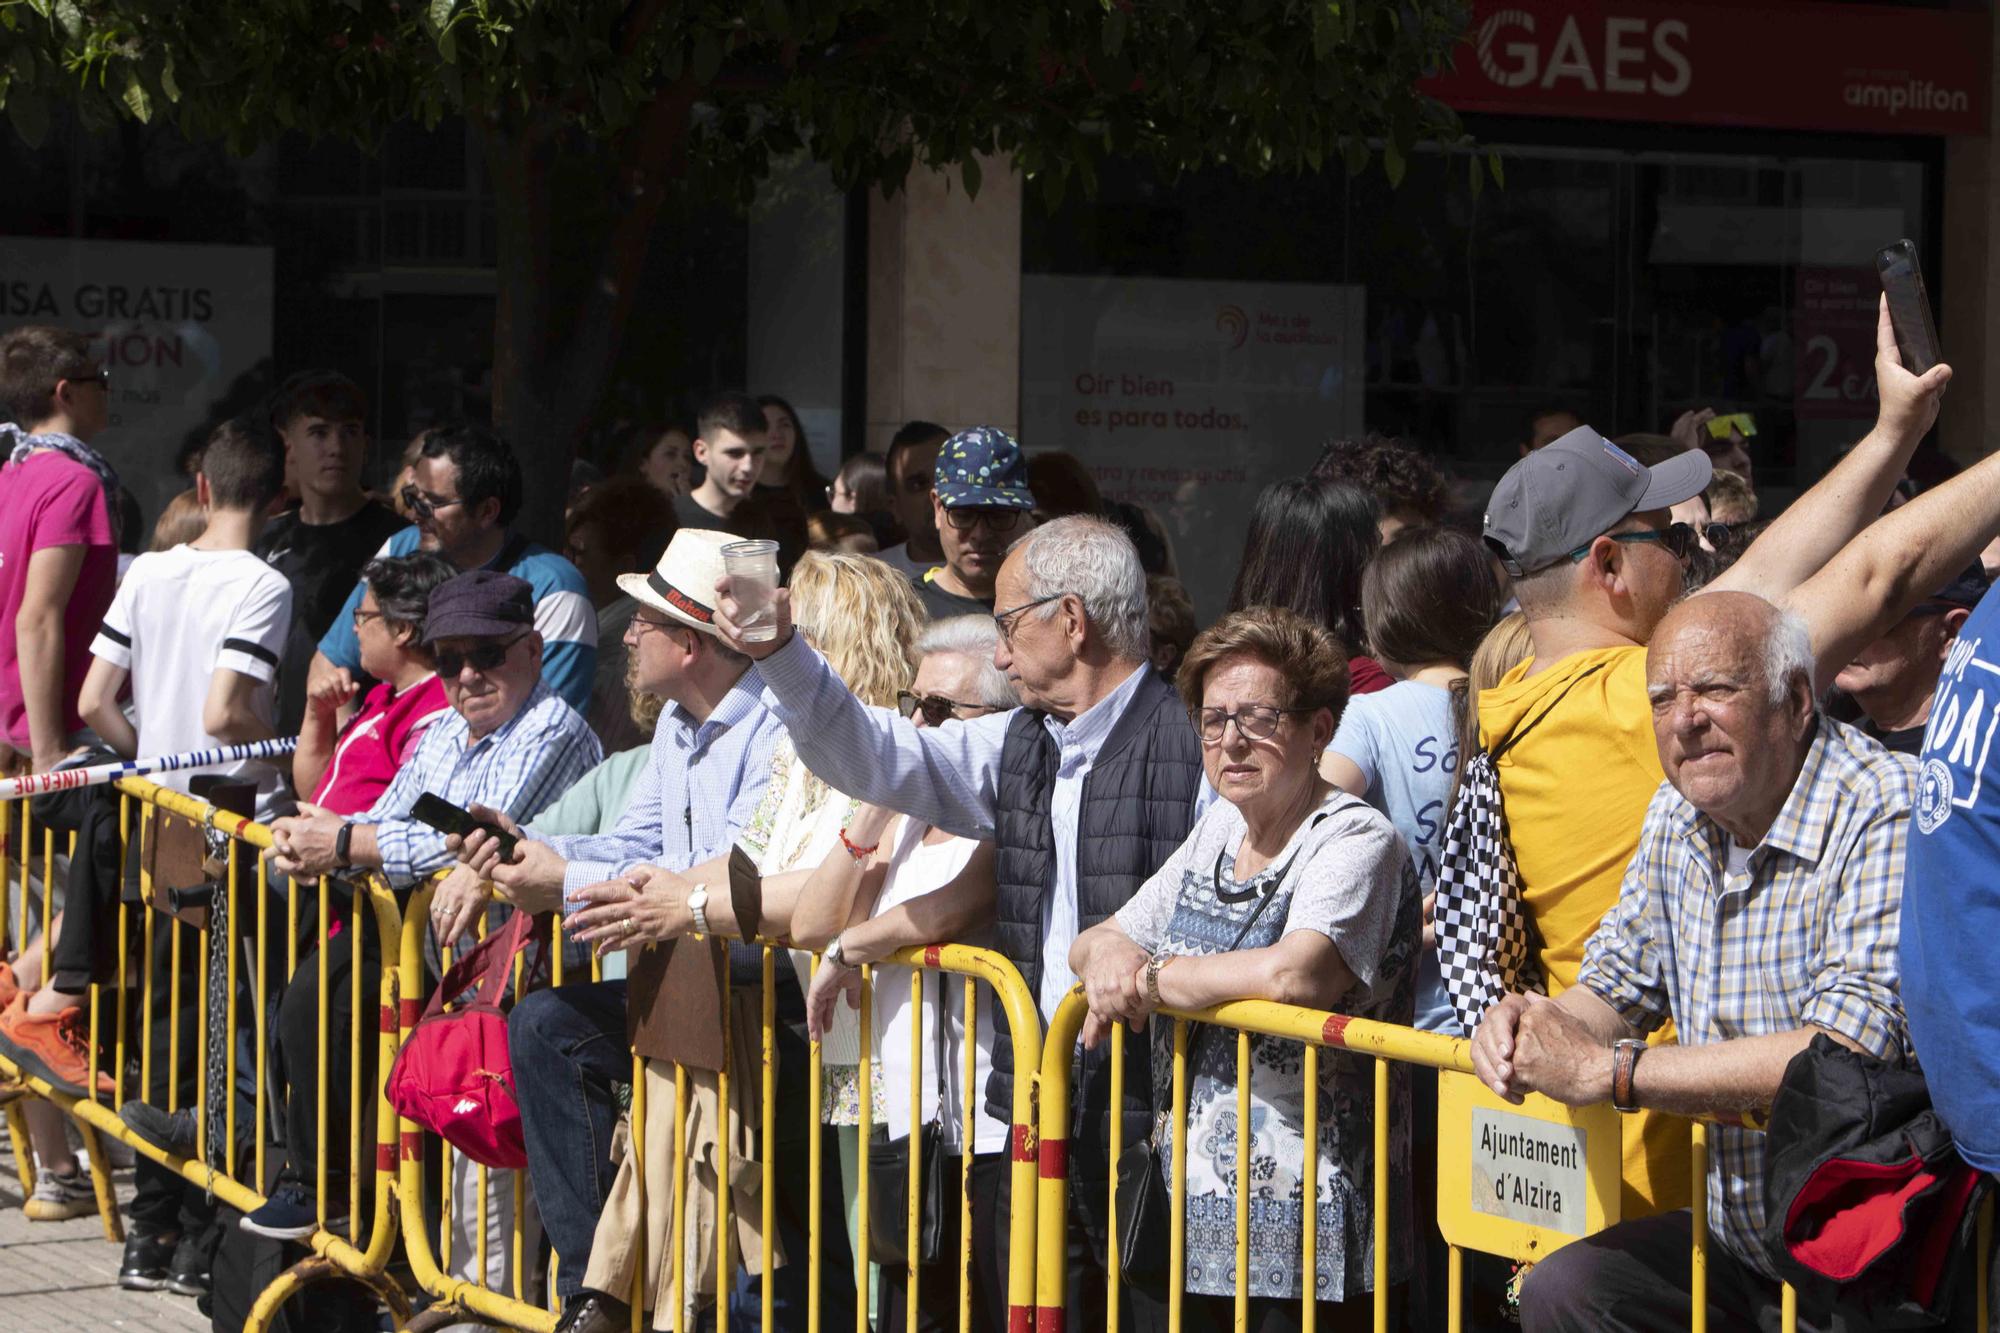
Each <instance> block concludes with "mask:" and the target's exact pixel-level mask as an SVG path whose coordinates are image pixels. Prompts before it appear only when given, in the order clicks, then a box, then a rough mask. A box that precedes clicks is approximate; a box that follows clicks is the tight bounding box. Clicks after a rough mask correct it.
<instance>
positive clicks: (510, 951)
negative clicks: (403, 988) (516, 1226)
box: [388, 912, 549, 1170]
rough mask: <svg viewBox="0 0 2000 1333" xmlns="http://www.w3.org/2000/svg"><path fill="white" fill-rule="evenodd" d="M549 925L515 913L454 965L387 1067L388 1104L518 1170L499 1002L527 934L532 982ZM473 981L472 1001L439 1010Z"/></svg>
mask: <svg viewBox="0 0 2000 1333" xmlns="http://www.w3.org/2000/svg"><path fill="white" fill-rule="evenodd" d="M548 926H549V918H548V916H547V915H546V914H545V915H543V916H530V915H529V914H528V913H526V912H516V913H514V914H513V915H512V916H511V917H509V918H508V920H507V924H506V925H505V926H503V927H501V928H500V929H499V930H498V931H495V932H494V933H493V934H491V935H488V936H487V937H486V938H485V939H483V940H481V941H480V942H479V943H478V945H477V946H475V947H474V948H473V949H472V950H471V951H469V952H468V953H467V954H466V955H465V957H463V958H461V959H459V960H458V961H457V962H456V963H454V964H452V966H451V970H450V971H449V972H446V973H445V976H444V980H443V981H440V982H439V983H438V987H437V989H436V990H435V991H433V992H432V993H431V1000H430V1003H429V1005H427V1006H426V1007H425V1008H424V1016H423V1017H422V1018H421V1019H419V1020H417V1025H416V1027H414V1028H412V1029H411V1030H410V1035H409V1036H408V1037H407V1038H405V1039H404V1041H403V1048H402V1050H400V1051H398V1052H397V1053H396V1064H395V1067H394V1068H392V1069H391V1070H390V1071H389V1086H388V1097H389V1104H390V1105H391V1106H393V1107H395V1108H396V1110H397V1112H398V1113H399V1114H401V1115H402V1116H403V1117H404V1118H406V1119H409V1120H413V1121H415V1122H416V1123H417V1124H419V1125H422V1126H423V1127H424V1128H425V1129H428V1130H430V1131H431V1132H432V1133H433V1134H436V1135H438V1136H439V1137H441V1138H443V1139H444V1141H445V1142H447V1143H449V1144H451V1146H452V1147H454V1148H456V1149H458V1150H459V1151H460V1152H462V1153H464V1154H465V1155H466V1156H467V1157H469V1158H471V1159H472V1160H473V1161H475V1162H478V1163H480V1164H481V1165H482V1166H490V1167H503V1168H507V1169H511V1170H518V1169H520V1168H522V1167H525V1166H526V1165H527V1164H528V1151H527V1146H526V1144H525V1143H524V1142H523V1140H522V1138H521V1108H520V1106H519V1105H518V1104H517V1103H516V1102H515V1100H514V1069H513V1063H512V1061H511V1060H510V1059H509V1058H508V1055H507V1015H506V1014H504V1013H503V1012H501V1009H500V1001H501V1000H502V999H503V998H504V997H505V996H506V994H507V980H508V977H509V976H510V975H512V973H513V970H514V960H515V959H516V958H517V957H519V956H520V954H521V951H522V950H524V949H526V948H527V947H528V943H529V941H530V940H531V939H532V940H534V942H535V943H536V946H537V947H536V952H535V962H534V966H533V967H532V968H530V970H529V973H528V976H529V979H530V982H531V983H532V981H533V978H534V975H535V973H536V972H537V971H539V970H540V967H541V961H542V953H543V949H542V947H541V944H542V941H544V940H546V939H547V938H548ZM475 984H476V985H477V986H478V987H479V993H478V995H477V996H475V997H474V999H473V1000H472V1002H471V1003H469V1004H466V1005H463V1006H461V1007H460V1008H457V1009H454V1010H452V1011H451V1012H450V1013H446V1012H445V1008H444V1006H445V1002H446V1001H447V1000H449V999H450V998H451V997H452V996H454V995H462V994H464V993H465V992H466V990H468V989H469V988H471V987H472V986H474V985H475Z"/></svg>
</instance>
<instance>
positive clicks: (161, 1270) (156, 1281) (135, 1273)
mask: <svg viewBox="0 0 2000 1333" xmlns="http://www.w3.org/2000/svg"><path fill="white" fill-rule="evenodd" d="M179 1241H180V1237H179V1236H178V1235H176V1234H175V1233H173V1232H171V1231H141V1230H140V1229H139V1228H138V1227H133V1228H132V1229H131V1230H130V1231H129V1232H127V1233H126V1235H125V1257H124V1259H123V1260H121V1261H120V1262H119V1264H118V1285H119V1286H121V1287H123V1288H125V1290H127V1291H158V1290H159V1289H160V1288H161V1287H164V1286H166V1285H167V1267H168V1265H170V1264H171V1263H172V1262H173V1259H174V1247H175V1246H176V1245H177V1244H178V1243H179Z"/></svg>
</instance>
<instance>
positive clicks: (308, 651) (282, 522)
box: [256, 500, 409, 736]
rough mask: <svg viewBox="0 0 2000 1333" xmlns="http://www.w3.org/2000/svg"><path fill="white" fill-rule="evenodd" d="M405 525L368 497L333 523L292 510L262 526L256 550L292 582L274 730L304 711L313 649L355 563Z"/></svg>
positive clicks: (290, 727) (283, 729) (353, 575)
mask: <svg viewBox="0 0 2000 1333" xmlns="http://www.w3.org/2000/svg"><path fill="white" fill-rule="evenodd" d="M408 526H409V524H407V523H406V522H404V521H403V519H402V518H401V516H399V515H398V514H397V513H396V511H395V510H393V509H390V508H389V507H388V506H387V505H380V504H376V503H375V502H374V501H373V500H370V501H369V502H368V503H366V504H364V505H362V506H361V508H359V509H357V510H355V511H354V513H353V514H352V515H351V516H350V517H348V518H344V519H342V520H341V521H340V522H338V523H320V524H313V523H302V522H300V521H299V511H298V510H296V509H293V510H291V511H289V512H287V513H284V514H280V515H279V516H278V517H276V518H274V519H272V520H271V521H270V523H268V524H267V525H265V528H264V535H263V536H262V537H260V538H258V539H257V546H256V551H257V554H258V555H260V556H262V557H263V558H264V561H265V563H267V564H269V565H270V566H271V568H273V569H275V570H277V571H278V572H279V573H280V574H283V575H284V576H285V578H286V579H287V580H289V581H290V583H291V585H292V631H291V634H290V635H289V636H288V637H287V638H286V640H285V659H284V661H283V662H281V663H280V664H279V666H278V721H277V727H278V734H279V735H281V736H290V735H292V734H294V733H296V732H297V731H298V729H299V723H300V721H301V720H302V719H303V718H304V717H305V715H306V673H307V672H308V671H309V670H310V669H311V667H312V658H313V653H314V651H315V650H316V649H318V647H319V641H320V636H322V635H324V634H325V633H326V631H327V629H328V628H329V627H330V626H331V625H332V624H333V618H334V617H335V616H337V615H339V614H340V608H341V607H342V606H344V605H346V603H347V595H348V594H349V593H351V592H353V591H354V584H355V581H356V580H357V579H359V578H360V577H361V567H362V566H363V565H365V564H367V563H368V562H369V561H370V560H372V559H374V558H375V553H376V552H377V551H380V550H381V549H382V544H383V543H384V542H386V541H388V540H389V538H390V537H391V536H393V535H395V534H396V533H398V532H400V531H402V530H403V529H404V528H406V527H408Z"/></svg>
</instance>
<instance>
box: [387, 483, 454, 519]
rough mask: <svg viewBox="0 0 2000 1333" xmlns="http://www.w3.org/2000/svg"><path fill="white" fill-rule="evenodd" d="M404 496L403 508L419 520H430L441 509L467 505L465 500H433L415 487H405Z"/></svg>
mask: <svg viewBox="0 0 2000 1333" xmlns="http://www.w3.org/2000/svg"><path fill="white" fill-rule="evenodd" d="M402 496H403V508H405V509H407V510H409V511H410V513H411V514H412V515H414V516H415V517H417V518H430V517H431V516H432V515H434V514H436V513H437V512H438V510H440V509H449V508H451V507H452V506H453V505H462V504H464V503H465V501H463V500H433V499H431V498H430V496H428V495H425V494H424V493H423V492H422V491H420V490H418V489H417V488H416V487H414V486H405V487H404V488H403V491H402Z"/></svg>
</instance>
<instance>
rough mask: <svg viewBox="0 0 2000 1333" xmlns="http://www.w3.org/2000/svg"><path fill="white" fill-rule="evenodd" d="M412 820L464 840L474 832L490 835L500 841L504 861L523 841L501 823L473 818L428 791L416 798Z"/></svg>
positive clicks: (412, 808) (411, 810)
mask: <svg viewBox="0 0 2000 1333" xmlns="http://www.w3.org/2000/svg"><path fill="white" fill-rule="evenodd" d="M410 818H412V819H414V820H416V821H417V822H418V823H419V824H429V825H430V826H431V827H432V828H434V829H436V830H437V831H438V832H440V833H455V834H457V835H458V836H459V837H461V838H463V837H464V836H465V835H466V834H468V833H471V832H473V831H474V830H477V831H479V832H481V833H489V834H491V835H492V836H493V837H495V838H497V839H499V841H500V859H501V860H503V861H511V860H513V859H514V848H515V847H516V846H518V845H519V842H520V840H519V839H518V838H516V837H515V836H514V835H513V834H511V833H509V832H508V831H507V830H506V829H503V828H501V827H500V826H499V825H498V824H489V823H487V822H486V821H485V820H483V819H474V818H473V817H472V812H471V811H470V810H466V809H464V808H462V807H460V806H456V805H453V804H452V803H451V802H450V801H447V800H445V799H444V797H442V796H433V795H431V793H429V792H425V793H424V794H423V795H421V796H419V797H417V803H416V804H415V805H413V806H411V807H410Z"/></svg>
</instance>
